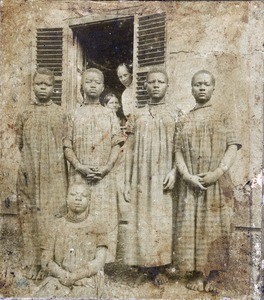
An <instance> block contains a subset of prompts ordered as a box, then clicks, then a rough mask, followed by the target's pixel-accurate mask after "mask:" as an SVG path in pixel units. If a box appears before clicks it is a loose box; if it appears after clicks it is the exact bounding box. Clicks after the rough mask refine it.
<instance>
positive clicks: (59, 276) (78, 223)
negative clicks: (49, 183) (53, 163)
mask: <svg viewBox="0 0 264 300" xmlns="http://www.w3.org/2000/svg"><path fill="white" fill-rule="evenodd" d="M67 209H68V212H67V214H66V215H65V217H63V218H60V219H57V220H56V221H57V222H56V223H55V224H54V228H52V230H49V232H48V236H47V239H46V242H45V244H44V245H43V251H42V259H41V263H42V268H43V269H44V270H46V271H47V272H48V277H47V278H46V279H45V280H44V281H43V282H42V284H41V286H40V288H39V289H38V291H37V293H36V294H35V295H34V296H36V297H51V296H55V297H67V298H68V297H69V298H80V297H82V298H83V297H85V298H100V297H101V296H102V293H103V286H104V274H103V267H104V264H105V260H106V253H107V236H106V235H105V234H102V233H101V232H100V230H99V226H96V224H95V222H94V219H93V218H92V217H91V215H90V211H89V210H90V195H89V191H88V188H87V185H85V184H81V183H76V182H75V183H73V184H71V185H70V187H69V191H68V196H67Z"/></svg>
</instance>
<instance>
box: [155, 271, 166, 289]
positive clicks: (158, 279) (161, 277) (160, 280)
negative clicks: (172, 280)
mask: <svg viewBox="0 0 264 300" xmlns="http://www.w3.org/2000/svg"><path fill="white" fill-rule="evenodd" d="M168 281H169V279H168V277H167V276H166V275H165V274H162V273H158V274H157V275H156V276H155V278H154V284H155V285H156V286H160V285H162V284H165V283H166V282H168Z"/></svg>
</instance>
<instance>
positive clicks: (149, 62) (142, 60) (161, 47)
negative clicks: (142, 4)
mask: <svg viewBox="0 0 264 300" xmlns="http://www.w3.org/2000/svg"><path fill="white" fill-rule="evenodd" d="M136 32H137V33H136V41H135V42H136V47H135V51H136V55H135V57H134V66H135V68H134V69H136V70H135V72H134V76H135V77H136V82H135V84H136V86H135V90H136V99H137V106H138V107H141V106H144V105H145V104H146V103H147V101H148V99H149V97H148V94H147V92H146V89H145V88H144V82H145V80H146V75H147V73H148V71H149V69H150V68H151V67H154V66H157V67H158V66H161V67H164V66H165V58H166V57H165V54H166V14H165V13H160V14H154V15H148V16H142V17H138V21H137V24H136ZM135 77H134V78H135Z"/></svg>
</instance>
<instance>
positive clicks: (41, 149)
mask: <svg viewBox="0 0 264 300" xmlns="http://www.w3.org/2000/svg"><path fill="white" fill-rule="evenodd" d="M49 104H50V105H38V104H31V105H30V106H29V108H28V109H27V110H26V111H24V112H23V113H22V114H19V115H18V117H17V121H16V132H17V144H18V147H19V149H20V150H21V162H20V167H19V171H18V180H17V193H18V197H19V198H18V204H19V211H20V220H21V224H22V233H23V240H24V248H25V257H24V262H25V264H29V265H31V264H33V263H34V261H37V263H40V261H39V259H40V257H39V243H40V241H39V238H40V237H41V235H42V234H41V230H42V227H43V228H45V226H46V224H50V222H51V220H52V219H53V218H54V216H55V215H56V214H58V213H59V212H60V211H61V209H62V207H64V208H65V207H66V201H65V198H66V192H67V172H66V161H65V160H64V154H63V145H62V141H63V137H64V134H65V124H66V120H67V117H66V114H65V113H64V111H63V109H62V108H61V107H59V106H58V105H56V104H54V103H52V102H50V103H49Z"/></svg>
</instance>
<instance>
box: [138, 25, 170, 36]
mask: <svg viewBox="0 0 264 300" xmlns="http://www.w3.org/2000/svg"><path fill="white" fill-rule="evenodd" d="M164 26H165V23H164V24H163V25H162V26H151V27H150V28H149V27H148V28H146V29H144V30H139V31H138V32H139V34H140V35H141V36H142V35H143V34H150V33H158V32H164Z"/></svg>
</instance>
